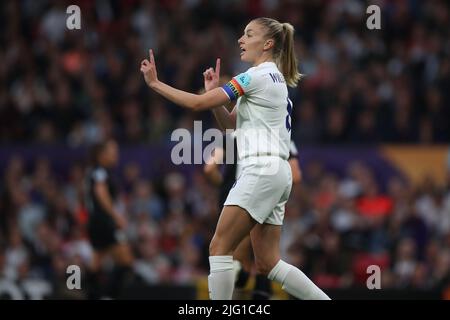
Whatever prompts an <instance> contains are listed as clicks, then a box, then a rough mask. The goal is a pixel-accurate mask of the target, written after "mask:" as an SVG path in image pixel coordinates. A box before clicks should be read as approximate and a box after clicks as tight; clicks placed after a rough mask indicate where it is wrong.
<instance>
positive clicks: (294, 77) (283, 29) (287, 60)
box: [254, 17, 303, 87]
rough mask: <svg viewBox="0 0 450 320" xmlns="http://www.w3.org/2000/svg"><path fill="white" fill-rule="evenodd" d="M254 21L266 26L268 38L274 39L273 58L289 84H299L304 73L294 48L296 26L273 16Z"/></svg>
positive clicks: (292, 85) (291, 85) (293, 85)
mask: <svg viewBox="0 0 450 320" xmlns="http://www.w3.org/2000/svg"><path fill="white" fill-rule="evenodd" d="M254 21H256V22H258V23H260V24H261V25H262V26H263V27H265V28H266V30H267V33H266V37H267V38H272V39H274V41H275V45H274V47H273V58H274V60H275V63H276V64H277V67H278V69H280V71H281V73H282V74H283V76H284V79H285V80H286V83H287V85H288V86H290V87H295V86H297V83H298V82H299V81H300V80H301V78H302V77H303V75H302V74H300V73H299V72H298V62H297V57H296V55H295V50H294V27H293V26H292V24H290V23H287V22H285V23H280V22H278V21H277V20H275V19H272V18H264V17H261V18H256V19H255V20H254Z"/></svg>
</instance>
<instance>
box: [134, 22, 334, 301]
mask: <svg viewBox="0 0 450 320" xmlns="http://www.w3.org/2000/svg"><path fill="white" fill-rule="evenodd" d="M238 43H239V46H240V49H241V60H243V61H246V62H249V63H250V64H252V65H253V67H251V68H250V69H248V70H247V71H246V72H244V73H242V74H239V75H237V76H236V77H234V78H233V79H232V80H231V81H230V82H228V83H227V84H226V85H224V86H223V87H216V88H214V89H212V90H209V91H207V92H205V93H204V94H200V95H197V94H192V93H188V92H185V91H181V90H177V89H175V88H173V87H171V86H169V85H167V84H165V83H163V82H161V81H160V80H158V76H157V71H156V64H155V58H154V56H153V51H152V50H150V60H147V59H145V60H143V61H142V62H141V68H140V70H141V72H142V73H143V75H144V79H145V81H146V83H147V85H148V86H149V87H150V88H151V89H153V90H154V91H156V92H157V93H158V94H160V95H162V96H164V97H165V98H167V99H169V100H170V101H172V102H173V103H175V104H178V105H180V106H182V107H185V108H188V109H190V110H194V111H200V110H207V109H214V110H213V111H214V113H215V116H216V118H217V119H218V122H219V123H220V125H221V126H222V127H223V128H234V129H236V132H237V134H236V139H237V145H238V158H239V161H240V164H241V166H242V171H241V173H240V176H239V179H238V180H237V181H236V184H235V186H234V187H233V188H232V189H231V190H230V192H229V194H228V197H227V199H226V201H225V203H224V207H223V211H222V214H221V215H220V218H219V221H218V223H217V227H216V230H215V234H214V236H213V239H212V240H211V244H210V249H209V253H210V257H209V261H210V275H209V277H208V286H209V292H210V298H211V299H214V300H215V299H219V300H225V299H231V297H232V293H233V289H234V280H235V279H234V271H233V252H234V250H235V249H236V247H237V245H238V244H239V243H240V242H241V241H242V240H243V239H244V238H245V236H246V235H248V234H249V233H250V237H251V241H252V247H253V251H254V255H255V264H256V268H257V271H258V273H262V274H266V275H267V276H268V278H269V279H271V280H274V281H277V282H280V283H281V284H282V287H283V289H284V290H286V291H287V292H288V293H290V294H291V295H293V296H294V297H297V298H299V299H329V298H328V296H327V295H326V294H325V293H324V292H323V291H322V290H320V289H319V288H318V287H317V286H316V285H315V284H314V283H313V282H312V281H311V280H310V279H308V277H306V275H305V274H304V273H303V272H302V271H300V270H299V269H298V268H296V267H295V266H292V265H290V264H288V263H286V262H284V261H283V260H281V258H280V249H279V243H280V235H281V225H282V223H283V218H284V207H285V204H286V201H287V199H288V197H289V194H290V191H291V186H292V174H291V168H290V166H289V163H288V161H287V160H288V156H289V144H290V136H291V132H290V130H291V120H290V114H291V112H292V103H291V102H290V100H289V98H288V91H287V85H289V86H296V85H297V82H298V81H299V79H300V74H299V72H298V69H297V61H296V57H295V52H294V28H293V26H292V25H291V24H289V23H280V22H278V21H276V20H274V19H270V18H257V19H255V20H252V21H251V22H250V23H249V24H248V25H247V26H246V27H245V30H244V34H243V35H242V37H241V38H240V39H239V40H238ZM219 63H220V61H219V60H218V61H217V67H216V70H212V69H209V70H208V71H207V74H206V75H205V79H206V80H207V81H209V82H210V83H209V84H208V85H211V86H218V80H219V79H218V76H219V71H220V70H219V68H218V66H219ZM233 100H237V103H236V106H235V108H234V109H233V111H232V112H229V111H228V110H227V109H226V107H225V106H224V104H226V103H228V102H230V101H233Z"/></svg>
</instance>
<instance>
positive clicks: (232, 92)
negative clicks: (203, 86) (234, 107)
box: [222, 73, 251, 101]
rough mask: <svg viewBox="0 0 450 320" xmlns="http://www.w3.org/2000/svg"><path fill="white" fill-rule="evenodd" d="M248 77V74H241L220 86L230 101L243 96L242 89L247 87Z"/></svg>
mask: <svg viewBox="0 0 450 320" xmlns="http://www.w3.org/2000/svg"><path fill="white" fill-rule="evenodd" d="M250 79H251V78H250V75H249V74H248V73H241V74H240V75H238V76H237V77H234V78H233V79H231V81H229V82H228V83H227V84H226V85H224V86H222V89H223V90H224V91H225V93H226V94H227V95H228V98H230V100H231V101H233V100H236V99H237V98H239V97H241V96H243V95H244V89H243V87H244V88H245V87H247V86H248V85H249V84H250Z"/></svg>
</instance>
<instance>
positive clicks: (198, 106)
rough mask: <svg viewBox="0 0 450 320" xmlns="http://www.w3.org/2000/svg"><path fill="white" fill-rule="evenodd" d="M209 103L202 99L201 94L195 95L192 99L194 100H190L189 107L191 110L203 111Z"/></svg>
mask: <svg viewBox="0 0 450 320" xmlns="http://www.w3.org/2000/svg"><path fill="white" fill-rule="evenodd" d="M208 107H209V105H208V103H207V101H205V100H204V99H202V97H201V96H197V97H196V99H194V101H192V103H191V105H190V108H189V109H191V110H192V111H194V112H197V111H203V110H206V109H208Z"/></svg>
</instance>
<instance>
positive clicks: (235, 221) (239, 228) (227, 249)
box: [210, 205, 256, 256]
mask: <svg viewBox="0 0 450 320" xmlns="http://www.w3.org/2000/svg"><path fill="white" fill-rule="evenodd" d="M255 224H256V221H255V220H254V219H253V218H252V217H251V216H250V215H249V214H248V212H247V211H246V210H244V209H243V208H241V207H239V206H228V205H227V206H224V207H223V210H222V213H221V214H220V217H219V222H218V223H217V227H216V231H215V233H214V237H213V239H212V241H211V245H210V255H214V256H216V255H232V254H233V252H234V250H235V249H236V247H237V246H238V244H239V243H240V242H241V241H242V240H243V239H244V238H245V236H247V235H248V234H249V233H250V231H251V230H252V228H253V227H254V226H255Z"/></svg>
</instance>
